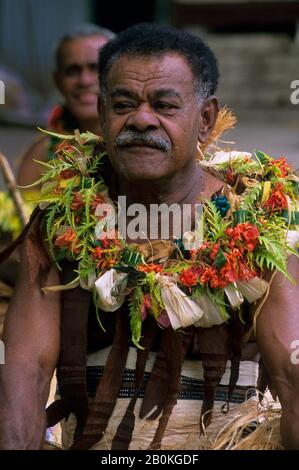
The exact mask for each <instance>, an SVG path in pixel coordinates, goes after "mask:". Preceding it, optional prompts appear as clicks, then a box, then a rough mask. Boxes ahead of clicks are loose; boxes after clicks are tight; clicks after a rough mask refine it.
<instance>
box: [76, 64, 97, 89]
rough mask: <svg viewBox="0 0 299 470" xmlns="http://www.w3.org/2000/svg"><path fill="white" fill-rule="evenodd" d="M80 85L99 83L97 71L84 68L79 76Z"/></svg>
mask: <svg viewBox="0 0 299 470" xmlns="http://www.w3.org/2000/svg"><path fill="white" fill-rule="evenodd" d="M79 82H80V85H82V86H90V85H94V84H97V83H98V77H97V73H96V72H94V71H92V70H89V69H88V68H83V69H82V70H81V73H80V77H79Z"/></svg>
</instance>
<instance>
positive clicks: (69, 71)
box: [64, 65, 81, 77]
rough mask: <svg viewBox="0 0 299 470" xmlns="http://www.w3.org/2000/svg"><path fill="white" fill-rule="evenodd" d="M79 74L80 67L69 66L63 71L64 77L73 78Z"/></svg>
mask: <svg viewBox="0 0 299 470" xmlns="http://www.w3.org/2000/svg"><path fill="white" fill-rule="evenodd" d="M80 72H81V67H79V66H78V65H70V66H69V67H66V68H65V70H64V75H65V76H66V77H75V76H77V75H79V74H80Z"/></svg>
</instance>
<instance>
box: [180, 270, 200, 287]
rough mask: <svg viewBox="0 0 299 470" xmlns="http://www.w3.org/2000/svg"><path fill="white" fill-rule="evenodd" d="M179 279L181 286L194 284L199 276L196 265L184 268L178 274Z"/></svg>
mask: <svg viewBox="0 0 299 470" xmlns="http://www.w3.org/2000/svg"><path fill="white" fill-rule="evenodd" d="M179 277H180V281H181V283H182V284H183V286H186V287H193V286H196V284H197V282H198V278H199V269H198V268H196V267H192V268H188V269H184V271H182V272H181V274H180V276H179Z"/></svg>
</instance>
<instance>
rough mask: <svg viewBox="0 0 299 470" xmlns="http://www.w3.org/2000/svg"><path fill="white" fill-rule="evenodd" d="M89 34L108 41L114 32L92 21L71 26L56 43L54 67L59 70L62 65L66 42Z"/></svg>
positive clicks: (113, 35)
mask: <svg viewBox="0 0 299 470" xmlns="http://www.w3.org/2000/svg"><path fill="white" fill-rule="evenodd" d="M90 36H103V37H104V38H106V39H107V40H108V41H109V40H110V39H113V38H114V37H115V33H113V32H112V31H110V29H107V28H102V26H98V25H96V24H93V23H83V24H78V25H75V26H73V27H72V28H71V29H70V30H69V31H67V32H66V33H64V35H63V36H62V37H61V38H60V39H59V41H58V43H57V44H56V47H55V51H54V55H55V62H56V69H57V70H59V69H60V68H61V66H62V49H63V46H64V45H65V43H66V42H69V41H73V40H74V39H78V38H86V37H90Z"/></svg>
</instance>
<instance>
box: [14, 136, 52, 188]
mask: <svg viewBox="0 0 299 470" xmlns="http://www.w3.org/2000/svg"><path fill="white" fill-rule="evenodd" d="M48 145H49V138H48V136H43V137H41V138H39V139H38V140H37V141H36V142H34V143H33V144H32V145H31V146H30V147H29V149H28V150H27V151H26V153H25V155H24V156H23V157H22V160H21V164H20V168H19V171H18V176H17V182H18V184H19V185H20V186H27V185H29V184H31V183H34V182H35V181H37V180H38V179H39V178H40V177H41V176H42V171H43V167H42V166H41V165H39V164H38V163H36V162H34V161H33V159H35V160H40V161H42V162H46V161H47V159H48V154H47V149H48Z"/></svg>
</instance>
